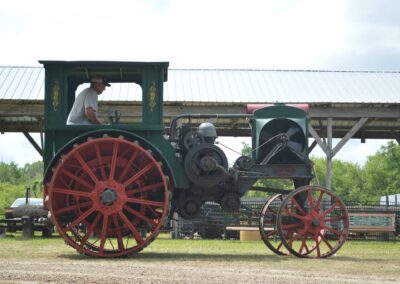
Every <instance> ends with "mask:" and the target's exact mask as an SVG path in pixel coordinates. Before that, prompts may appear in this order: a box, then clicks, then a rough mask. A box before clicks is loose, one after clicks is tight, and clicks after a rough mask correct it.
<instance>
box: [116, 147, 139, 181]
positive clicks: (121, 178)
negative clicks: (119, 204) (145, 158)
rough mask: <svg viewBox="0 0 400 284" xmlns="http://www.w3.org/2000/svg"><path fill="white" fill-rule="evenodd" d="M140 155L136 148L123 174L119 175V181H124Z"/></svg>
mask: <svg viewBox="0 0 400 284" xmlns="http://www.w3.org/2000/svg"><path fill="white" fill-rule="evenodd" d="M137 155H138V151H137V150H134V151H133V153H132V155H131V157H130V159H129V161H128V163H127V164H126V165H125V167H124V170H123V171H122V173H121V175H120V176H119V177H118V182H122V181H123V180H124V178H125V176H126V174H127V173H128V170H129V169H130V168H131V166H132V164H133V161H134V160H135V159H136V157H137Z"/></svg>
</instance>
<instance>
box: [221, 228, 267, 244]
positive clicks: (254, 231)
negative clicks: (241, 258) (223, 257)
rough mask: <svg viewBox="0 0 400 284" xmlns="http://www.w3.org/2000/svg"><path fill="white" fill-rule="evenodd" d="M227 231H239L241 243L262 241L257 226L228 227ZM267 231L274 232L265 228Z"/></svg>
mask: <svg viewBox="0 0 400 284" xmlns="http://www.w3.org/2000/svg"><path fill="white" fill-rule="evenodd" d="M225 229H226V230H227V231H238V232H239V233H240V240H241V241H250V240H260V239H261V236H260V229H259V228H258V227H256V226H245V225H237V226H227V227H226V228H225ZM265 230H266V231H273V230H274V228H265Z"/></svg>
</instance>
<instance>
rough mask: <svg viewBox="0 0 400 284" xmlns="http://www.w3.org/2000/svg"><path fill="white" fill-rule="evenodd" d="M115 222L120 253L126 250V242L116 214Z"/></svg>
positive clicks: (114, 216)
mask: <svg viewBox="0 0 400 284" xmlns="http://www.w3.org/2000/svg"><path fill="white" fill-rule="evenodd" d="M113 221H114V226H115V231H116V232H117V240H118V249H119V250H120V251H123V250H124V249H125V247H124V241H123V239H122V234H121V229H120V228H119V224H118V218H117V215H116V214H114V215H113Z"/></svg>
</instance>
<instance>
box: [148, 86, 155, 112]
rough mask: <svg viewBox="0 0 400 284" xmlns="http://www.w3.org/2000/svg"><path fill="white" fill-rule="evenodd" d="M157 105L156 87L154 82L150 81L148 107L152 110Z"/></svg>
mask: <svg viewBox="0 0 400 284" xmlns="http://www.w3.org/2000/svg"><path fill="white" fill-rule="evenodd" d="M156 105H157V87H156V82H154V81H152V82H151V83H150V88H149V108H150V111H151V112H153V111H154V108H155V107H156Z"/></svg>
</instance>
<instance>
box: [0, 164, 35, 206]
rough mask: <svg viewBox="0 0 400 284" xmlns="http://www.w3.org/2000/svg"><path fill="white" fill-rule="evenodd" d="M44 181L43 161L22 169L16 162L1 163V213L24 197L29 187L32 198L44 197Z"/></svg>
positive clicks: (27, 165) (26, 165)
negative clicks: (16, 200)
mask: <svg viewBox="0 0 400 284" xmlns="http://www.w3.org/2000/svg"><path fill="white" fill-rule="evenodd" d="M42 179H43V162H41V161H38V162H35V163H32V164H25V166H24V167H22V168H21V167H18V165H17V164H15V163H14V162H11V163H9V164H7V163H4V162H0V212H3V210H4V207H8V206H10V205H11V203H12V202H14V200H15V199H17V198H18V197H24V196H25V190H26V188H27V187H29V188H30V189H31V196H32V197H41V196H43V192H42Z"/></svg>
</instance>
